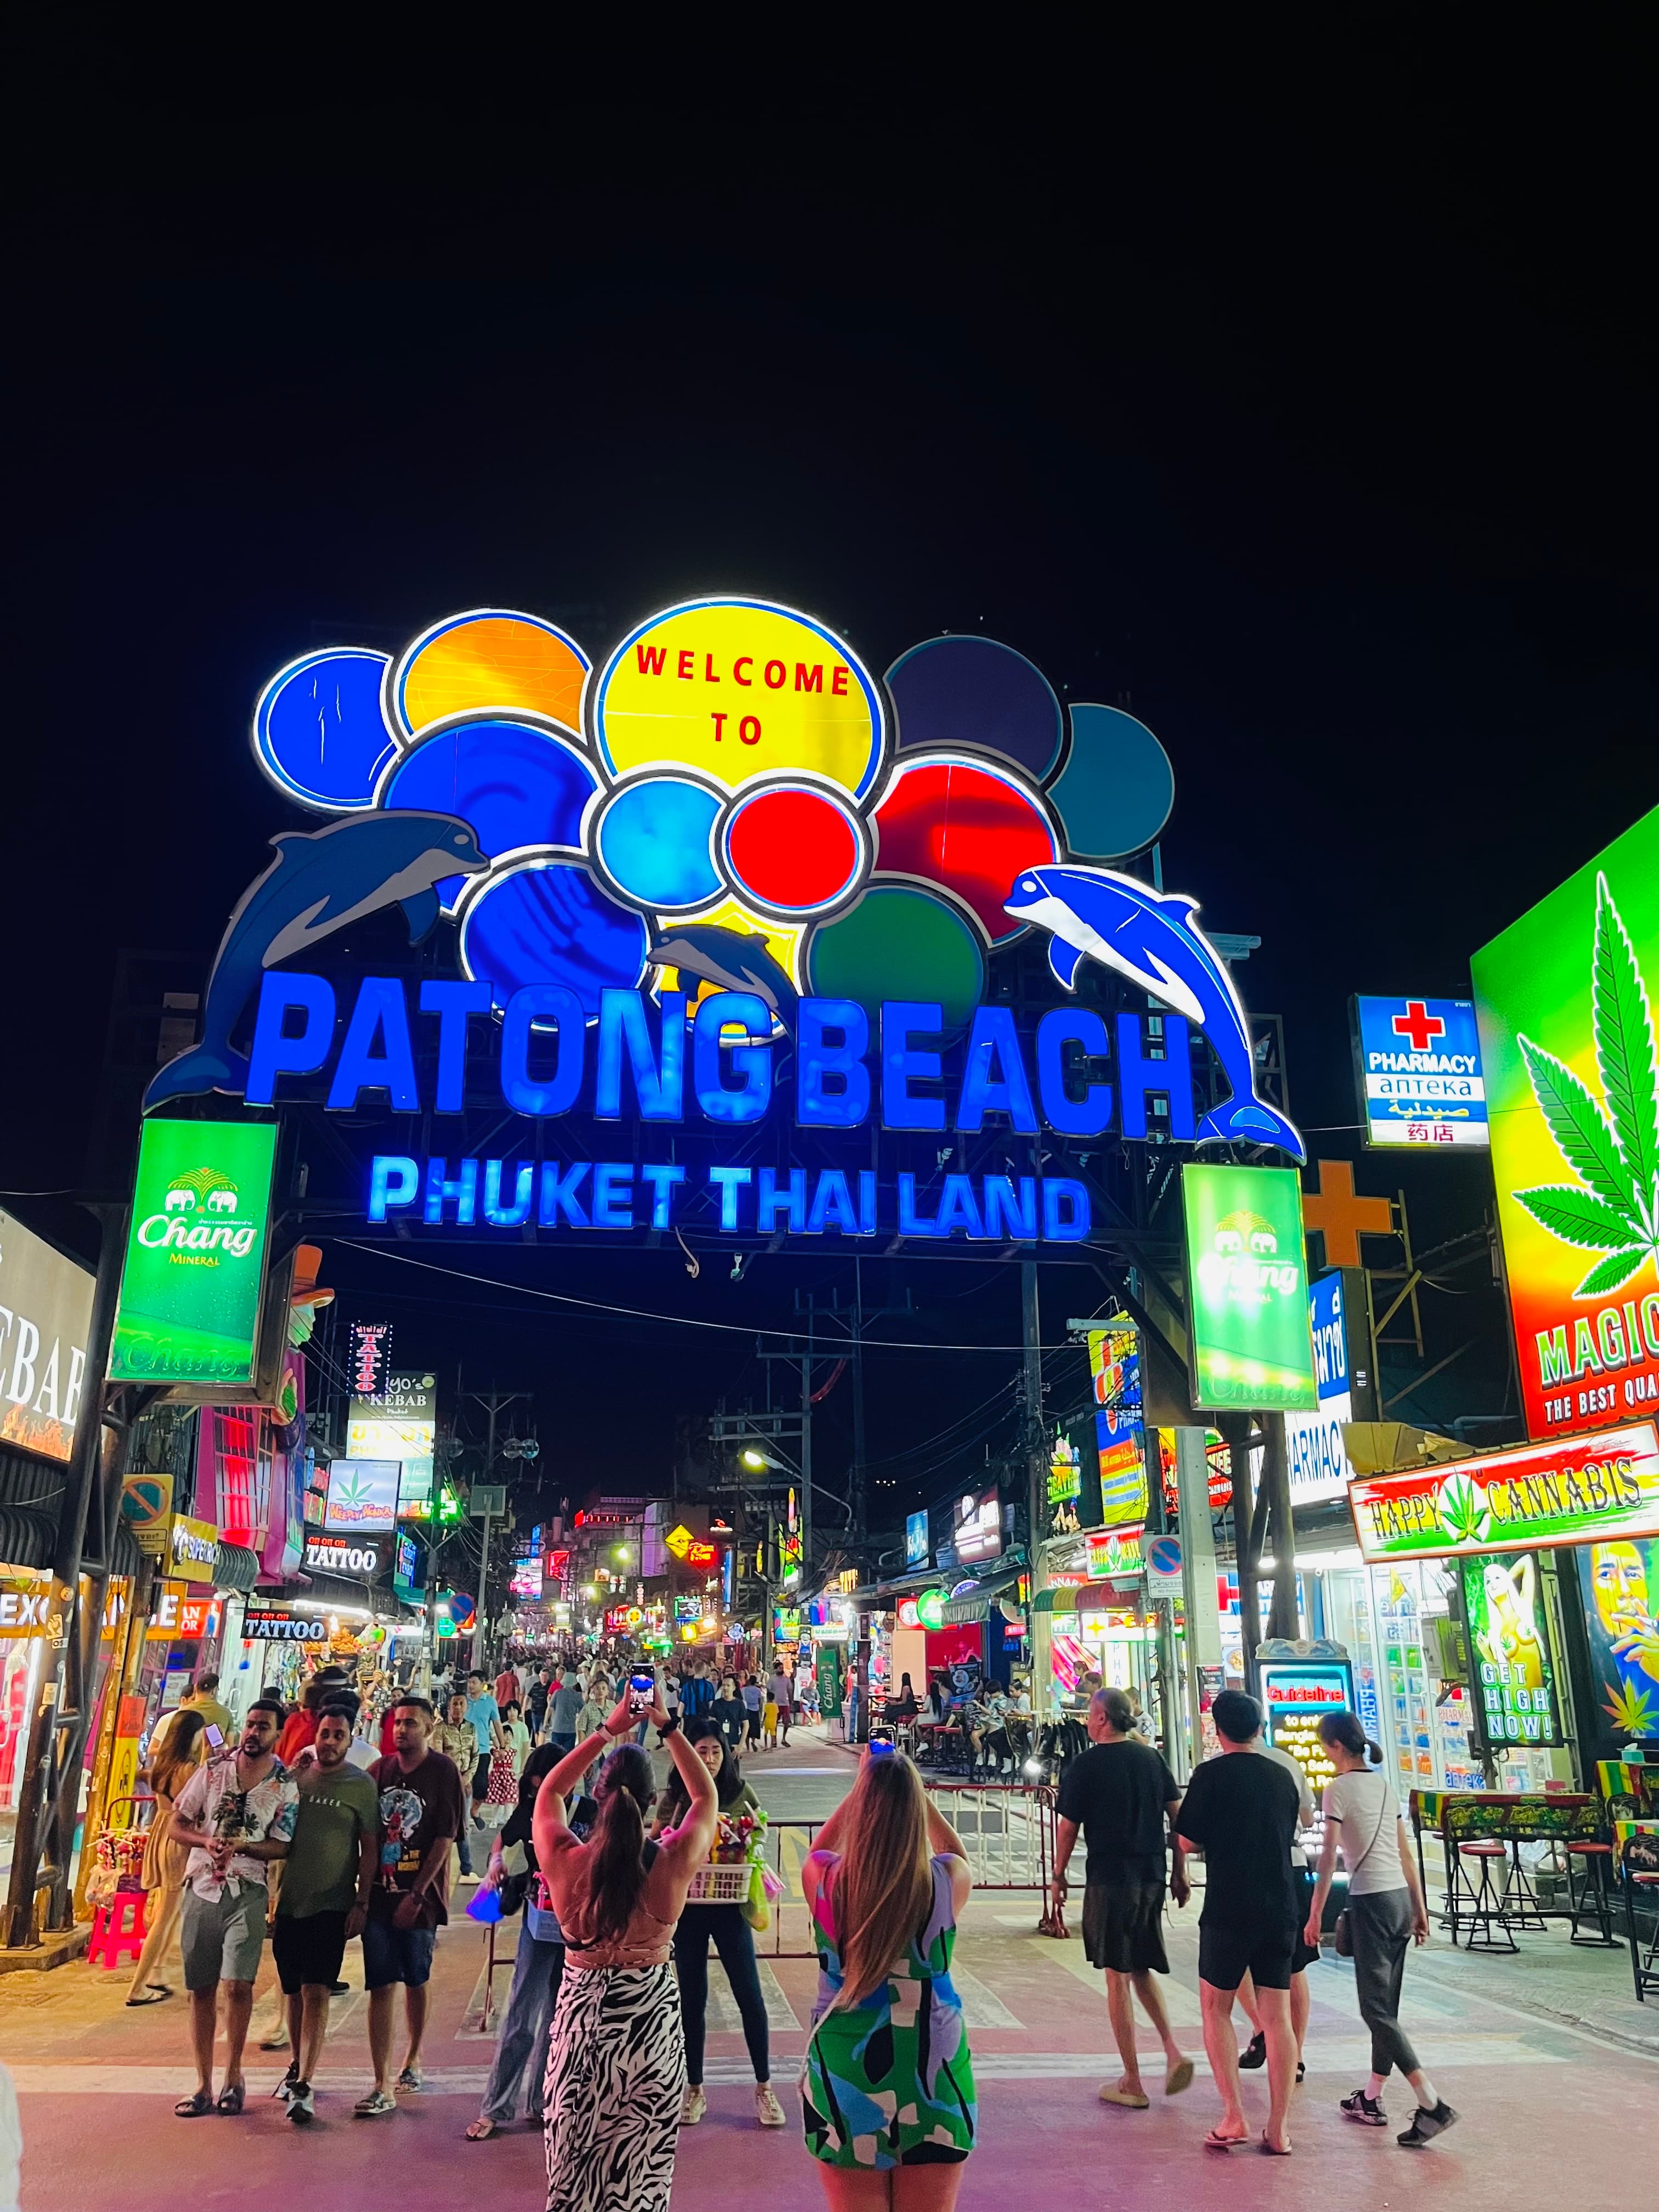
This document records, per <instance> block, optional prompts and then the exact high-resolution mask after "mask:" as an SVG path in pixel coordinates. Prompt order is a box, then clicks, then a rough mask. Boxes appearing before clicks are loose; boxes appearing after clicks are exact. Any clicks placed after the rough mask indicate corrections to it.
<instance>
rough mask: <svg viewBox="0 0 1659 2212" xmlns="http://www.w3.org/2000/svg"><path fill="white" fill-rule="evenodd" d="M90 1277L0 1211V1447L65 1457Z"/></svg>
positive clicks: (76, 1402)
mask: <svg viewBox="0 0 1659 2212" xmlns="http://www.w3.org/2000/svg"><path fill="white" fill-rule="evenodd" d="M92 1280H93V1279H92V1275H91V1273H90V1272H89V1270H88V1269H87V1268H85V1267H82V1266H81V1265H80V1263H79V1262H78V1261H74V1260H69V1259H65V1258H64V1255H63V1254H62V1253H61V1252H59V1251H58V1250H56V1249H54V1248H53V1247H52V1245H50V1244H48V1243H46V1239H45V1237H37V1236H36V1235H35V1233H34V1231H33V1230H32V1229H25V1228H24V1226H23V1225H22V1223H21V1221H17V1220H14V1218H12V1216H11V1215H10V1214H9V1213H8V1212H6V1211H5V1210H4V1208H3V1207H0V1443H5V1444H15V1445H16V1446H17V1448H18V1449H19V1450H21V1451H29V1452H38V1453H39V1454H40V1456H41V1457H42V1458H43V1459H61V1460H66V1459H68V1457H69V1455H70V1446H71V1444H72V1443H74V1441H75V1417H76V1413H78V1412H79V1411H80V1407H81V1388H82V1377H83V1376H84V1373H85V1370H86V1364H87V1331H88V1328H90V1327H91V1324H92Z"/></svg>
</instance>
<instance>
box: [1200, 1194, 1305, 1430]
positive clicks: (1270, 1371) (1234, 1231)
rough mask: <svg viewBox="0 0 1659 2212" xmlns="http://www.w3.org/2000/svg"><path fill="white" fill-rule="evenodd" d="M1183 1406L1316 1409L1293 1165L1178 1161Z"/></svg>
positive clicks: (1299, 1197) (1299, 1201)
mask: <svg viewBox="0 0 1659 2212" xmlns="http://www.w3.org/2000/svg"><path fill="white" fill-rule="evenodd" d="M1181 1200H1182V1212H1183V1214H1184V1216H1185V1219H1186V1233H1187V1281H1188V1339H1189V1350H1188V1365H1189V1370H1190V1379H1191V1383H1192V1393H1193V1406H1194V1410H1196V1409H1198V1408H1199V1407H1216V1408H1218V1409H1221V1410H1224V1411H1227V1410H1235V1409H1237V1410H1243V1409H1245V1408H1248V1407H1283V1408H1284V1409H1285V1411H1286V1412H1290V1411H1292V1410H1300V1411H1304V1412H1308V1413H1312V1412H1314V1411H1316V1409H1317V1407H1318V1404H1319V1393H1318V1390H1317V1388H1316V1384H1315V1381H1314V1364H1313V1340H1312V1337H1311V1336H1310V1333H1309V1324H1308V1298H1307V1267H1306V1263H1305V1261H1304V1243H1303V1231H1302V1183H1301V1179H1300V1178H1299V1176H1297V1172H1296V1170H1295V1169H1294V1168H1237V1167H1212V1166H1210V1165H1208V1164H1206V1163H1204V1162H1201V1161H1192V1160H1189V1161H1188V1163H1187V1164H1186V1165H1185V1166H1184V1167H1183V1168H1182V1170H1181Z"/></svg>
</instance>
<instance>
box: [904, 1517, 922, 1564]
mask: <svg viewBox="0 0 1659 2212" xmlns="http://www.w3.org/2000/svg"><path fill="white" fill-rule="evenodd" d="M904 1564H905V1565H906V1566H907V1567H923V1566H926V1565H927V1515H926V1514H925V1513H910V1514H907V1515H906V1516H905V1522H904Z"/></svg>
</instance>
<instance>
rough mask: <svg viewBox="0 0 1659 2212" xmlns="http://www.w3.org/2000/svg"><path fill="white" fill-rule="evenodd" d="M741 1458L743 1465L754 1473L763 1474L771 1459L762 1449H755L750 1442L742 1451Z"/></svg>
mask: <svg viewBox="0 0 1659 2212" xmlns="http://www.w3.org/2000/svg"><path fill="white" fill-rule="evenodd" d="M742 1459H743V1463H744V1466H745V1467H746V1468H750V1469H751V1470H752V1471H753V1472H754V1473H755V1474H763V1472H764V1471H765V1469H766V1468H769V1467H770V1466H771V1464H772V1462H771V1461H770V1460H769V1459H768V1457H767V1456H766V1454H765V1453H764V1452H763V1451H757V1450H756V1449H755V1448H754V1446H753V1445H752V1444H750V1446H749V1447H748V1448H747V1449H746V1450H744V1453H743V1454H742Z"/></svg>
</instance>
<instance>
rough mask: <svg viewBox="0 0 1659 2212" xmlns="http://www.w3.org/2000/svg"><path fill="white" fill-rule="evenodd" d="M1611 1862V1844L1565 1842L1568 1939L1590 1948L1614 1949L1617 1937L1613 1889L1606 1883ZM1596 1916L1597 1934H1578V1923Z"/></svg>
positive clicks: (1616, 1946)
mask: <svg viewBox="0 0 1659 2212" xmlns="http://www.w3.org/2000/svg"><path fill="white" fill-rule="evenodd" d="M1612 1865H1613V1845H1612V1844H1598V1843H1595V1842H1591V1841H1589V1840H1586V1841H1584V1842H1582V1843H1576V1844H1568V1845H1567V1912H1568V1915H1569V1917H1571V1921H1572V1933H1571V1936H1569V1937H1568V1938H1567V1941H1568V1942H1570V1943H1577V1944H1580V1945H1582V1946H1583V1948H1584V1949H1585V1950H1587V1951H1589V1950H1595V1951H1616V1950H1618V1949H1619V1948H1620V1944H1619V1938H1618V1937H1617V1936H1615V1935H1614V1934H1613V1893H1612V1891H1611V1889H1610V1888H1609V1887H1608V1875H1609V1873H1610V1871H1611V1869H1612ZM1592 1914H1593V1915H1594V1917H1595V1923H1596V1925H1597V1926H1598V1927H1599V1928H1600V1929H1601V1934H1600V1935H1599V1936H1581V1935H1580V1934H1579V1932H1578V1923H1579V1922H1580V1921H1581V1920H1587V1919H1589V1918H1590V1917H1591V1916H1592Z"/></svg>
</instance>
